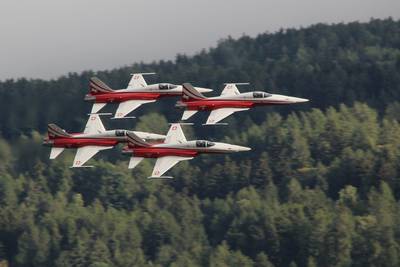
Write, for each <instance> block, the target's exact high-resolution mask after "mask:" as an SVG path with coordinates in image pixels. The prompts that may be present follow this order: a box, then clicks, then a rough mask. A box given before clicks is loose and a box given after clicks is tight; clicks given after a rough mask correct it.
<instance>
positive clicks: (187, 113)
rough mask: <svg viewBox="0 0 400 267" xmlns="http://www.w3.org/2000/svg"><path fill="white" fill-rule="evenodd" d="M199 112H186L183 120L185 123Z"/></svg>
mask: <svg viewBox="0 0 400 267" xmlns="http://www.w3.org/2000/svg"><path fill="white" fill-rule="evenodd" d="M197 111H198V110H185V111H184V112H183V115H182V120H183V121H185V120H187V119H189V118H190V117H192V116H193V115H194V114H196V113H197Z"/></svg>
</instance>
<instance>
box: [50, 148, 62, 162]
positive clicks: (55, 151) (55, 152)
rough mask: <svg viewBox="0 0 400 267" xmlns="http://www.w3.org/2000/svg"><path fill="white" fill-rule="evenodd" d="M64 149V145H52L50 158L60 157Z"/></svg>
mask: <svg viewBox="0 0 400 267" xmlns="http://www.w3.org/2000/svg"><path fill="white" fill-rule="evenodd" d="M63 151H64V148H63V147H54V146H53V147H52V148H51V151H50V159H55V158H57V157H58V155H60V154H61V152H63Z"/></svg>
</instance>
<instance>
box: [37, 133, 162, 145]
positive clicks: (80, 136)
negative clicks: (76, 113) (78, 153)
mask: <svg viewBox="0 0 400 267" xmlns="http://www.w3.org/2000/svg"><path fill="white" fill-rule="evenodd" d="M127 132H133V133H135V134H136V135H137V136H139V137H140V138H142V139H147V140H161V139H164V138H165V135H160V134H153V133H147V132H138V131H127V130H108V131H105V132H102V133H98V134H85V133H71V134H69V136H65V137H64V136H56V137H52V136H49V138H46V139H45V140H44V142H43V145H46V146H53V147H65V148H79V147H83V146H116V145H117V144H119V143H125V142H127V137H126V134H127Z"/></svg>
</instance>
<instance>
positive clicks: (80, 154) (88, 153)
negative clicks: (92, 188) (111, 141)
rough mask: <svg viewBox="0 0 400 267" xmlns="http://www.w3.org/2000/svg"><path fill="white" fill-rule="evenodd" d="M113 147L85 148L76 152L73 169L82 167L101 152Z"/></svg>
mask: <svg viewBox="0 0 400 267" xmlns="http://www.w3.org/2000/svg"><path fill="white" fill-rule="evenodd" d="M110 148H113V147H112V146H84V147H80V148H78V150H77V151H76V155H75V159H74V163H73V164H72V167H73V168H76V167H82V166H83V164H85V163H86V161H88V160H89V159H91V158H92V157H93V156H94V155H96V153H97V152H99V151H100V150H105V149H110Z"/></svg>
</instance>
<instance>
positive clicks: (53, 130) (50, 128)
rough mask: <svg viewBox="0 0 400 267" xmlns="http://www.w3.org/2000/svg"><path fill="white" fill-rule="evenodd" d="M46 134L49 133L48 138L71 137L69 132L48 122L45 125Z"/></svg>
mask: <svg viewBox="0 0 400 267" xmlns="http://www.w3.org/2000/svg"><path fill="white" fill-rule="evenodd" d="M47 134H48V135H49V138H50V139H54V138H57V137H71V135H70V134H69V133H67V132H66V131H65V130H63V129H61V128H60V127H58V126H57V125H55V124H54V123H50V124H49V125H47Z"/></svg>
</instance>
